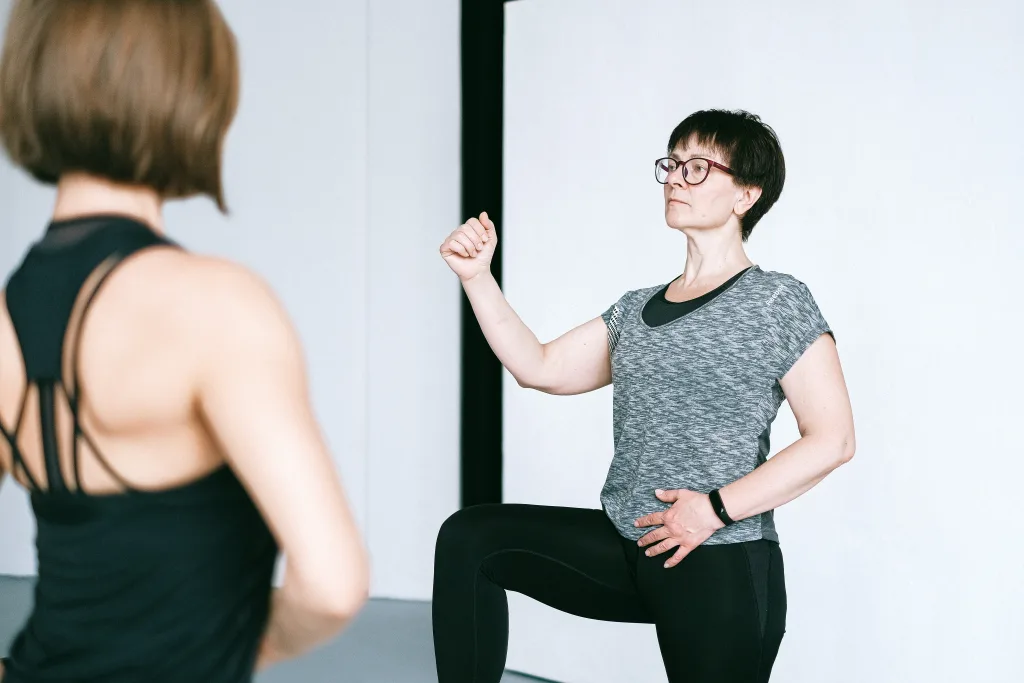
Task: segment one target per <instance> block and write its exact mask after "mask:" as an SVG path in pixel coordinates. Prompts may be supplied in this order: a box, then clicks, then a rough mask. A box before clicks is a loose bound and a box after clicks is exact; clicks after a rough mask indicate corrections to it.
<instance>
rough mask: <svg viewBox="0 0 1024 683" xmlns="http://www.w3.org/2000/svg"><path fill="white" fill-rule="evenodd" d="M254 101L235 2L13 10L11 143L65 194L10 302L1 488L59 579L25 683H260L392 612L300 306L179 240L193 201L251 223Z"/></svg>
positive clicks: (40, 600) (8, 85) (5, 89)
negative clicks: (238, 161) (181, 211)
mask: <svg viewBox="0 0 1024 683" xmlns="http://www.w3.org/2000/svg"><path fill="white" fill-rule="evenodd" d="M238 91H239V66H238V59H237V48H236V43H235V37H234V35H233V33H232V31H231V29H230V27H229V26H228V24H227V22H225V20H224V18H223V16H222V15H221V13H220V10H219V9H218V7H217V5H216V4H215V3H214V2H213V0H175V1H173V2H172V1H165V2H134V1H133V0H45V1H44V0H16V1H15V2H14V3H13V7H12V10H11V14H10V20H9V22H8V24H7V33H6V36H5V38H4V43H3V54H2V57H0V144H2V146H3V147H4V149H5V150H6V152H7V153H8V155H9V156H10V158H11V160H12V161H13V162H14V163H15V164H16V165H17V166H19V167H21V168H22V169H23V170H24V171H25V172H26V174H30V175H32V176H34V177H35V178H36V179H38V180H39V181H41V182H44V183H46V184H48V185H52V186H55V190H56V192H55V195H56V196H55V204H54V207H53V213H52V214H51V215H50V216H49V217H48V220H47V225H46V228H45V230H41V231H40V233H41V234H40V235H39V236H38V238H37V239H36V240H35V241H34V243H33V244H32V245H31V246H30V247H29V249H28V250H27V253H26V254H24V256H23V258H22V259H21V261H20V263H19V264H18V266H17V267H16V268H15V270H14V272H13V273H12V274H11V275H10V277H9V278H8V279H7V282H6V286H5V289H4V292H3V295H2V296H0V480H2V479H3V478H4V477H5V475H9V476H10V478H11V479H12V480H14V481H16V482H17V483H18V484H20V485H22V486H23V487H25V488H26V489H27V490H28V491H29V492H30V494H31V500H32V510H33V512H34V514H35V519H36V522H37V529H36V531H37V533H36V548H37V552H38V567H39V575H38V580H37V581H36V585H35V597H36V600H35V605H34V607H33V611H32V613H31V615H30V616H29V618H28V621H27V622H26V623H25V625H24V628H22V630H21V631H20V632H19V633H18V634H17V636H16V637H15V639H14V642H13V643H11V644H10V649H9V652H8V657H7V658H6V659H4V660H3V661H2V662H0V680H2V681H3V683H42V682H43V681H67V682H74V683H138V682H140V681H164V682H167V683H171V682H179V681H180V682H185V681H188V682H189V683H200V682H209V683H213V682H217V683H245V682H248V681H251V680H252V678H253V672H254V670H255V669H257V668H263V667H266V666H270V665H272V664H274V663H276V662H279V661H282V660H285V659H289V658H292V657H296V656H298V655H300V654H302V653H304V652H306V651H308V650H310V649H311V648H313V647H316V646H317V645H319V644H321V643H323V642H325V640H327V639H328V638H331V637H332V636H334V635H335V634H337V633H338V632H339V631H340V630H342V629H343V628H345V626H346V625H347V624H348V623H349V622H350V621H351V620H352V619H353V617H354V616H355V615H356V613H357V612H358V611H359V609H360V608H361V606H362V605H363V603H364V602H365V600H366V593H367V587H368V561H367V557H366V552H365V549H364V548H363V543H362V539H361V538H360V534H359V531H358V528H357V526H356V523H355V519H354V516H353V514H352V511H351V509H350V506H349V503H348V501H347V498H346V495H345V492H344V490H343V488H342V486H341V482H340V481H339V478H338V476H337V472H336V471H335V467H334V463H333V460H332V458H331V454H330V451H329V449H328V448H327V445H326V444H325V443H324V440H323V438H322V436H321V430H320V427H319V425H318V424H317V420H316V419H315V415H314V412H313V408H312V406H311V405H310V397H309V391H308V382H307V377H306V370H305V368H304V361H303V358H302V349H301V344H300V342H299V339H298V336H297V334H296V332H295V330H294V329H293V327H292V325H291V323H290V321H289V320H288V316H287V315H286V312H285V311H284V309H283V308H282V306H281V305H280V303H279V302H278V301H277V299H276V297H275V296H274V295H273V293H272V292H271V291H270V290H269V288H268V287H267V286H266V283H264V282H263V281H261V279H260V278H258V277H257V276H255V275H254V274H253V273H251V272H249V271H248V270H246V269H244V268H242V267H240V266H238V265H236V264H233V263H230V262H227V261H225V260H224V259H219V258H212V257H209V256H204V255H202V254H195V253H191V252H189V251H188V250H186V249H184V248H182V246H180V245H179V244H177V243H175V242H174V241H173V240H172V239H171V238H170V237H168V236H167V233H166V225H165V221H164V215H163V208H164V204H165V203H166V202H167V201H168V200H171V199H177V198H182V197H193V196H200V195H205V196H207V197H209V198H210V199H212V200H213V201H214V202H215V203H216V204H217V206H219V207H220V208H221V210H225V209H224V207H225V201H224V193H223V183H222V178H221V168H222V155H223V149H224V139H225V137H226V135H227V133H228V129H229V128H230V125H231V123H232V120H233V119H234V116H235V110H236V107H237V104H238ZM281 551H283V552H284V553H286V554H287V556H288V568H287V573H286V574H285V577H284V582H283V584H282V585H281V586H280V588H277V589H275V588H274V584H273V577H274V570H275V566H276V564H277V560H278V556H279V553H280V552H281ZM6 646H7V644H6V643H4V647H5V650H6Z"/></svg>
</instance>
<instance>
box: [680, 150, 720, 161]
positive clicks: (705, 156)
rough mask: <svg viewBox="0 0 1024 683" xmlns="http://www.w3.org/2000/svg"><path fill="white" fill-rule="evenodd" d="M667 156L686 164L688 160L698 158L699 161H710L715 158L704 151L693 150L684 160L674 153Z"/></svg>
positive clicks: (707, 151)
mask: <svg viewBox="0 0 1024 683" xmlns="http://www.w3.org/2000/svg"><path fill="white" fill-rule="evenodd" d="M669 156H670V157H672V158H673V159H675V160H676V161H682V162H687V161H689V160H690V159H696V158H697V157H700V158H701V159H711V160H712V161H713V160H714V158H715V155H714V154H712V153H711V152H710V151H709V150H706V149H698V150H695V151H694V152H693V153H692V154H691V155H690V156H688V157H686V158H685V159H683V158H682V156H683V155H681V154H678V153H676V152H672V154H670V155H669Z"/></svg>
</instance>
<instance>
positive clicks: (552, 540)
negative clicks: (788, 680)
mask: <svg viewBox="0 0 1024 683" xmlns="http://www.w3.org/2000/svg"><path fill="white" fill-rule="evenodd" d="M654 174H655V178H656V179H657V181H658V182H659V183H661V184H662V185H663V186H664V202H665V221H666V223H667V224H668V226H669V227H670V228H672V229H673V230H677V231H679V232H681V233H683V234H684V235H685V236H686V238H687V239H686V263H685V267H684V269H683V272H682V274H681V275H680V276H679V277H677V278H676V279H674V280H672V281H671V282H669V283H667V284H663V285H660V286H656V287H647V288H644V289H637V290H633V291H629V292H626V293H625V294H623V295H622V297H621V298H619V300H618V301H616V302H615V303H613V304H612V305H611V306H610V307H609V308H608V309H607V310H606V311H604V312H603V313H602V314H601V315H598V316H596V317H595V318H593V319H592V320H591V321H590V322H587V323H585V324H583V325H581V326H580V327H578V328H576V329H574V330H571V331H569V332H567V333H566V334H564V335H563V336H561V337H559V338H558V339H555V340H554V341H551V342H548V343H546V344H542V343H541V342H539V341H538V340H537V338H536V336H534V334H533V333H532V332H531V331H530V330H529V328H528V327H527V326H526V325H525V324H523V322H522V321H521V320H520V319H519V318H518V316H517V315H516V313H515V311H513V310H512V308H511V307H510V306H509V304H508V303H507V302H506V300H505V298H504V297H503V295H502V293H501V291H500V289H499V288H498V285H497V283H496V282H495V280H494V278H493V277H492V276H491V274H490V271H489V263H490V260H491V255H492V254H493V253H494V249H495V245H496V243H497V236H496V232H495V226H494V225H493V223H492V222H491V221H490V220H489V219H488V217H487V215H486V214H483V215H481V216H480V218H479V219H472V220H470V221H468V222H467V223H466V224H464V225H462V226H461V227H459V228H458V229H457V230H456V231H455V232H453V233H452V234H451V235H450V236H449V237H448V238H446V239H445V240H444V243H443V244H442V246H441V255H442V256H443V258H444V259H445V261H446V262H447V263H448V265H449V266H450V267H451V268H452V270H453V271H454V272H455V273H456V274H457V275H458V276H459V278H460V280H461V282H462V286H463V288H464V290H465V292H466V294H467V296H468V297H469V299H470V301H471V303H472V306H473V310H474V312H475V314H476V316H477V320H478V321H479V323H480V326H481V328H482V329H483V332H484V334H485V335H486V338H487V340H488V342H489V344H490V346H491V348H492V349H493V350H494V352H495V354H496V355H497V356H498V358H499V359H500V360H501V362H502V363H503V364H504V366H505V367H506V368H507V369H508V370H509V372H510V373H511V374H512V375H513V376H514V377H515V378H516V380H517V381H518V382H519V384H520V385H521V386H523V387H528V388H532V389H536V390H538V391H543V392H546V393H549V394H557V395H574V394H580V393H583V392H587V391H593V390H595V389H598V388H601V387H604V386H606V385H608V384H609V383H611V384H612V385H613V407H614V425H613V426H614V440H615V455H614V458H613V461H612V463H611V466H610V468H609V471H608V475H607V478H606V481H605V484H604V487H603V489H602V491H601V503H602V509H600V510H596V509H595V510H587V509H571V508H558V507H545V506H535V505H513V504H502V505H483V506H476V507H471V508H467V509H464V510H461V511H459V512H457V513H455V514H454V515H452V517H451V518H449V519H448V520H447V521H446V522H445V524H444V525H443V526H442V528H441V531H440V533H439V536H438V540H437V549H436V559H435V577H434V606H433V609H434V638H435V651H436V659H437V670H438V678H439V683H470V682H473V683H498V681H499V680H500V678H501V672H502V670H503V668H504V663H505V653H506V646H507V639H508V611H507V603H506V596H505V591H507V590H511V591H516V592H519V593H523V594H525V595H528V596H530V597H532V598H534V599H536V600H539V601H540V602H543V603H545V604H547V605H550V606H551V607H554V608H556V609H559V610H562V611H565V612H569V613H572V614H575V615H578V616H581V617H586V618H590V619H599V620H606V621H620V622H639V623H650V624H655V625H656V629H657V635H658V641H659V644H660V647H661V652H662V659H663V661H664V665H665V669H666V672H667V674H668V678H669V680H670V681H672V682H673V683H675V682H679V683H682V682H684V681H685V682H686V683H723V682H724V681H729V682H731V683H746V682H749V683H761V682H764V681H768V679H769V676H770V674H771V670H772V666H773V663H774V661H775V658H776V655H777V654H778V650H779V646H780V644H781V642H782V638H783V634H784V632H785V624H786V585H785V578H784V573H783V558H782V551H781V549H780V546H779V535H778V533H777V532H776V528H775V523H774V519H773V514H772V511H773V510H775V509H776V508H778V507H780V506H781V505H784V504H786V503H788V502H789V501H791V500H793V499H794V498H796V497H798V496H800V495H801V494H803V493H805V492H806V491H808V490H809V489H810V488H812V487H813V486H814V485H816V484H817V483H818V482H820V481H821V480H822V479H823V478H824V477H825V476H827V475H828V474H829V473H830V472H832V471H833V470H834V469H836V468H837V467H839V466H840V465H842V464H843V463H846V462H848V461H849V460H850V459H851V458H852V457H853V454H854V425H853V417H852V410H851V406H850V401H849V397H848V395H847V390H846V386H845V381H844V378H843V373H842V369H841V366H840V362H839V357H838V354H837V351H836V345H835V341H834V338H833V337H832V332H831V330H830V328H829V326H828V323H826V321H825V319H824V317H823V316H822V314H821V312H820V311H819V309H818V306H817V305H816V303H815V300H814V298H813V297H812V295H811V293H810V291H809V290H808V288H807V287H806V286H805V285H804V284H803V283H802V282H800V281H799V280H798V279H796V278H794V277H792V276H790V275H786V274H782V273H777V272H772V271H768V270H762V269H761V268H760V267H758V266H757V265H755V264H754V263H752V262H751V261H750V259H749V258H748V257H747V255H746V253H745V251H744V243H745V242H746V241H747V239H748V238H749V237H750V234H751V232H752V231H753V229H754V227H755V226H756V225H757V223H758V221H759V220H760V219H761V217H763V216H764V215H765V213H767V212H768V210H769V209H770V208H771V207H772V205H773V204H774V203H775V202H776V200H777V199H778V198H779V195H780V193H781V192H782V187H783V183H784V179H785V161H784V158H783V154H782V150H781V147H780V145H779V142H778V140H777V139H776V136H775V134H774V132H773V131H772V130H771V129H770V128H769V127H768V126H767V125H765V124H764V123H762V122H761V120H760V119H759V118H758V117H756V116H754V115H751V114H748V113H746V112H726V111H701V112H697V113H695V114H693V115H691V116H689V117H688V118H686V119H685V120H684V121H682V122H681V123H680V124H679V125H678V126H677V127H676V128H675V130H674V131H673V132H672V134H671V136H670V137H669V142H668V155H667V156H666V157H665V158H662V159H658V160H657V161H656V162H655V167H654ZM784 400H788V401H789V403H790V406H791V408H792V410H793V413H794V415H795V416H796V419H797V422H798V424H799V429H800V435H801V436H800V438H799V439H798V440H797V441H796V442H795V443H793V444H791V445H789V446H788V447H787V448H785V449H783V450H782V451H781V452H779V453H777V454H776V455H775V456H774V457H772V458H771V459H770V460H769V459H767V456H768V453H769V449H770V446H769V434H770V430H771V424H772V422H773V420H774V419H775V417H776V415H777V412H778V409H779V407H780V406H781V404H782V402H783V401H784ZM623 656H626V657H628V656H629V648H628V647H627V646H624V647H623Z"/></svg>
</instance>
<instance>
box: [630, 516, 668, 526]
mask: <svg viewBox="0 0 1024 683" xmlns="http://www.w3.org/2000/svg"><path fill="white" fill-rule="evenodd" d="M664 519H665V513H664V512H652V513H651V514H649V515H644V516H643V517H641V518H640V519H638V520H636V521H635V522H634V523H633V526H637V527H644V526H658V525H660V524H664V523H665V522H664Z"/></svg>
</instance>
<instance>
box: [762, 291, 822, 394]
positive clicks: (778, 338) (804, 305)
mask: <svg viewBox="0 0 1024 683" xmlns="http://www.w3.org/2000/svg"><path fill="white" fill-rule="evenodd" d="M823 334H828V335H831V336H832V337H833V339H834V338H835V335H834V334H833V332H832V328H831V327H829V324H828V322H826V320H825V317H824V316H823V315H822V313H821V311H820V310H819V309H818V304H817V302H815V300H814V297H813V296H812V295H811V292H810V290H809V289H808V288H807V285H805V284H804V283H802V282H800V281H798V280H795V279H793V280H788V281H786V282H784V283H782V284H781V285H780V287H779V289H778V290H776V292H775V294H774V295H773V297H772V301H771V306H770V308H769V312H768V330H767V334H766V336H765V347H766V348H765V352H766V355H767V358H768V359H769V362H770V364H771V372H772V375H773V377H774V378H775V379H782V378H783V377H785V376H786V373H788V372H789V371H790V369H792V367H793V365H795V364H796V362H797V361H798V360H799V359H800V357H801V356H802V355H804V352H805V351H807V349H808V348H810V346H811V344H813V343H814V342H816V341H817V340H818V338H819V337H821V335H823Z"/></svg>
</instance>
